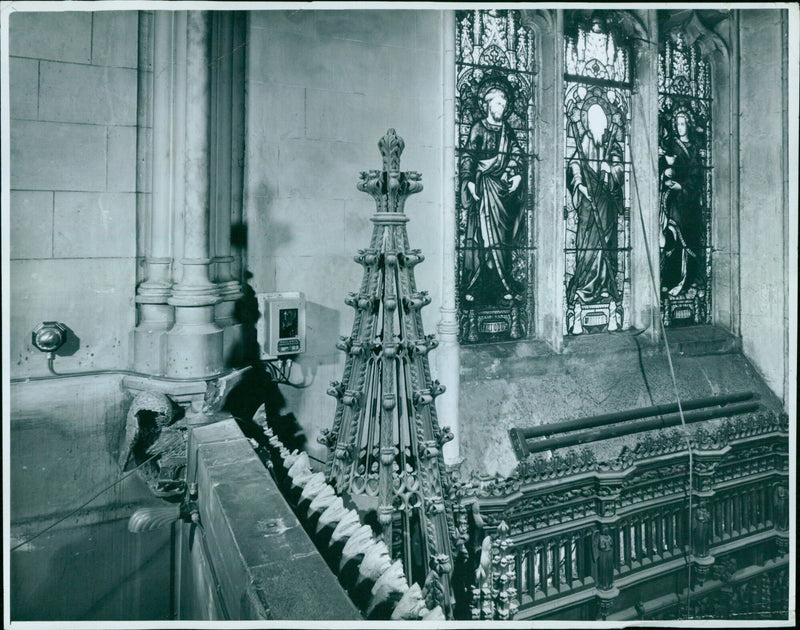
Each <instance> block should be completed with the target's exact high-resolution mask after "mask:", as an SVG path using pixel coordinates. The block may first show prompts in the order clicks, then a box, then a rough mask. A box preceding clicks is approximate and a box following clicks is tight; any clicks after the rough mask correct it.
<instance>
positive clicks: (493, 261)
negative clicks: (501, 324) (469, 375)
mask: <svg viewBox="0 0 800 630" xmlns="http://www.w3.org/2000/svg"><path fill="white" fill-rule="evenodd" d="M479 97H480V99H481V104H482V106H483V109H484V113H485V118H482V119H481V120H478V121H477V122H475V124H473V126H472V128H471V129H470V133H469V140H468V144H467V146H466V147H465V151H464V152H463V154H462V157H461V160H460V164H459V175H460V181H461V191H460V193H461V203H462V204H463V207H464V208H465V209H466V219H467V225H466V232H465V235H466V239H465V256H464V273H463V276H462V278H463V280H462V282H463V285H462V291H461V294H462V295H463V296H464V299H465V300H466V301H467V302H469V303H472V304H473V305H478V304H495V303H497V302H498V301H500V300H505V301H508V302H511V301H513V300H514V299H518V298H519V296H520V295H521V294H522V293H523V291H524V289H523V287H521V286H520V285H519V282H517V281H516V280H515V279H514V278H513V277H512V256H511V250H512V245H513V243H514V240H515V239H516V237H517V234H518V232H519V230H520V224H521V221H522V212H521V207H522V199H523V179H522V173H524V172H525V171H524V166H523V161H522V154H521V151H520V148H519V145H518V143H517V139H516V136H515V134H514V130H513V129H512V128H511V126H510V125H509V124H508V122H507V120H506V115H507V113H508V111H509V100H510V98H511V94H510V91H509V89H508V87H507V86H505V85H504V84H503V83H501V82H492V81H488V82H487V83H486V84H485V85H484V86H482V88H481V90H480V93H479Z"/></svg>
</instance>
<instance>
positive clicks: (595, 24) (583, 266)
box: [564, 11, 632, 335]
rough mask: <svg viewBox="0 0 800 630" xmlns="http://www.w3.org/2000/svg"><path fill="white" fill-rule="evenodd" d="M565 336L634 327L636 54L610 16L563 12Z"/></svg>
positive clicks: (602, 13)
mask: <svg viewBox="0 0 800 630" xmlns="http://www.w3.org/2000/svg"><path fill="white" fill-rule="evenodd" d="M564 24H565V26H564V29H565V32H564V121H565V129H564V134H565V139H566V141H565V154H564V157H565V161H566V165H565V167H566V183H567V186H566V188H567V189H566V194H565V204H564V217H565V221H566V243H565V247H564V254H565V278H564V302H565V304H566V317H565V318H564V334H569V335H579V334H585V333H597V332H604V331H608V332H614V331H617V330H624V329H626V328H628V327H629V325H630V321H629V320H630V317H629V311H630V271H629V269H630V110H631V87H632V78H631V73H632V67H631V53H630V49H629V47H628V46H627V45H625V43H624V41H623V40H622V38H621V36H620V35H618V34H617V33H616V32H615V27H614V19H613V14H612V13H611V12H603V11H594V12H591V13H588V12H586V11H565V22H564Z"/></svg>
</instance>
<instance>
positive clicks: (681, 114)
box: [659, 109, 705, 296]
mask: <svg viewBox="0 0 800 630" xmlns="http://www.w3.org/2000/svg"><path fill="white" fill-rule="evenodd" d="M692 131H693V130H692V115H691V113H690V112H688V111H686V110H682V109H679V110H677V111H675V112H674V113H673V116H672V125H671V129H669V130H668V133H667V135H666V138H665V140H664V142H663V143H662V145H661V146H660V147H659V161H660V169H659V170H660V172H661V212H660V221H661V285H662V287H663V289H664V290H666V291H667V292H668V293H669V294H670V295H672V296H676V295H679V294H680V293H681V292H682V291H683V290H684V288H687V287H689V286H691V285H692V284H693V282H694V281H695V278H696V276H697V270H698V263H699V262H700V263H701V257H702V252H701V247H702V241H703V235H704V230H705V225H704V221H703V212H702V196H703V192H704V187H705V177H704V174H705V173H704V170H703V159H702V157H701V156H700V155H699V153H698V150H697V146H696V143H695V142H694V139H693V138H692ZM701 266H702V263H701Z"/></svg>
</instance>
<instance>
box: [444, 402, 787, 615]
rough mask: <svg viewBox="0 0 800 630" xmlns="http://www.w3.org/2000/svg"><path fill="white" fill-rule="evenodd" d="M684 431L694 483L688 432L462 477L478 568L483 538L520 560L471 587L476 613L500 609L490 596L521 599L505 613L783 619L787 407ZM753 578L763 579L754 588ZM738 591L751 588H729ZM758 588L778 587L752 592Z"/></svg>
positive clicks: (465, 518)
mask: <svg viewBox="0 0 800 630" xmlns="http://www.w3.org/2000/svg"><path fill="white" fill-rule="evenodd" d="M688 436H689V438H690V441H691V455H692V474H691V486H690V475H689V450H688V448H687V443H686V439H687V434H685V433H683V432H682V431H681V430H679V429H673V430H666V431H661V432H658V433H650V434H645V435H643V436H642V437H641V438H640V439H639V441H638V442H637V444H636V446H635V447H634V448H624V449H623V451H622V453H621V454H620V455H619V456H618V457H617V458H616V459H614V460H613V461H607V462H600V461H597V460H596V459H595V457H594V454H593V452H592V451H591V450H590V449H588V448H584V449H583V450H581V451H574V450H573V451H568V452H567V453H565V454H555V455H553V456H552V457H551V458H549V459H547V458H544V457H534V456H531V457H529V458H527V459H525V460H523V461H522V462H520V465H519V466H518V469H517V471H516V472H515V474H514V475H512V476H511V477H508V478H502V479H501V478H491V479H489V478H483V479H482V478H472V479H471V480H470V481H468V482H461V483H460V485H459V496H460V499H461V504H462V511H461V514H460V521H461V526H462V529H464V530H465V531H466V530H468V529H470V528H469V522H470V521H471V522H472V528H471V531H472V539H473V540H474V541H477V542H476V543H474V544H473V549H472V559H473V561H472V568H475V569H477V568H478V567H479V565H480V562H481V561H480V557H481V552H480V551H479V550H477V546H478V545H480V541H481V540H483V536H484V535H488V536H489V537H490V538H492V539H493V540H492V552H491V554H487V552H484V556H485V557H489V555H491V556H492V557H493V558H494V560H495V561H497V558H499V557H501V556H502V555H503V554H506V555H508V556H510V557H512V558H513V562H511V561H509V562H507V565H508V566H507V568H505V569H501V570H500V577H501V578H502V580H500V581H499V582H498V581H497V579H496V578H497V573H495V574H494V578H495V582H494V586H492V585H487V584H483V586H482V588H481V584H480V583H478V584H474V585H473V589H472V590H473V595H472V607H471V616H472V617H473V618H475V619H480V618H489V617H491V616H493V617H494V618H498V614H497V611H498V607H497V606H495V608H494V609H493V611H491V610H490V609H491V608H492V607H491V606H489V607H487V606H486V605H485V603H486V602H485V600H488V599H491V598H494V601H501V600H502V601H503V602H505V601H506V600H509V599H510V600H511V601H510V603H509V605H508V606H507V605H506V604H505V603H503V606H501V608H502V609H503V610H502V614H501V615H500V618H508V617H509V616H512V617H513V618H515V619H525V618H536V617H538V618H548V619H553V618H563V619H606V618H614V619H617V618H619V619H625V618H637V617H638V618H646V619H650V618H687V617H698V616H702V615H711V616H721V617H722V618H740V617H742V616H745V617H747V616H761V617H765V616H766V617H771V618H785V617H786V610H787V604H788V598H789V593H788V586H787V582H786V581H785V579H784V577H783V576H784V573H786V572H787V571H788V543H789V512H788V471H789V462H788V419H787V417H786V415H784V414H780V415H778V414H775V413H772V412H763V413H758V414H750V415H746V416H741V417H739V418H736V419H732V420H724V421H722V422H721V423H717V424H716V425H715V426H714V427H713V428H707V427H700V428H695V429H694V430H691V429H690V430H689V432H688ZM690 498H691V520H690V517H689V513H690V509H689V503H690ZM471 503H472V504H477V505H472V506H471V507H470V504H471ZM473 512H479V513H478V515H477V516H475V517H473V516H472V514H473ZM476 532H477V533H476ZM500 543H502V546H504V549H502V550H501V549H499V547H498V544H500ZM484 547H485V548H487V547H486V541H485V540H484ZM487 549H488V548H487ZM495 564H497V562H495ZM487 566H488V565H487ZM720 567H723V568H725V567H727V569H725V570H723V569H721V568H720ZM731 567H734V568H733V569H731ZM726 571H727V572H726ZM767 574H769V575H770V576H771V577H769V578H763V577H760V576H762V575H767ZM787 575H788V573H787ZM481 579H483V580H484V581H485V580H486V578H481ZM753 580H756V582H757V581H758V580H761V582H759V584H760V586H757V587H752V588H751V587H746V584H748V583H749V582H751V581H753ZM478 582H480V579H479V580H478ZM765 585H766V586H765ZM737 588H738V589H739V590H742V588H744V592H745V595H741V596H738V597H733V596H732V595H731V593H733V592H734V591H735V590H736V589H737ZM759 588H760V589H761V590H762V591H763V590H764V589H767V590H768V591H769V593H766V594H765V593H761V594H760V595H759V596H757V597H756V596H755V595H753V592H756V591H758V589H759ZM726 589H727V590H726ZM776 589H777V591H776ZM736 592H738V591H736ZM748 593H749V595H748ZM748 597H749V599H748ZM709 602H711V603H709ZM765 602H767V603H765ZM509 606H510V609H511V611H515V612H516V614H515V615H513V614H512V615H509V612H508V608H509ZM776 606H777V608H776Z"/></svg>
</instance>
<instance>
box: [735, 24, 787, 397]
mask: <svg viewBox="0 0 800 630" xmlns="http://www.w3.org/2000/svg"><path fill="white" fill-rule="evenodd" d="M786 13H787V12H786V11H774V10H772V11H770V10H746V11H742V12H741V14H740V15H741V18H740V29H741V37H740V42H741V44H740V45H741V49H740V59H741V63H740V73H741V74H740V96H739V108H740V119H739V129H740V131H739V133H740V152H739V165H740V169H739V173H740V175H739V188H740V191H741V192H740V208H739V222H740V228H739V229H740V239H739V251H740V269H741V330H742V348H743V350H744V352H745V354H746V355H747V356H748V357H750V358H751V359H752V361H753V363H754V364H755V365H756V367H757V368H758V369H759V371H760V372H761V373H762V374H763V376H764V379H765V380H766V381H767V383H768V384H769V385H770V387H771V388H772V390H773V391H775V392H776V393H778V394H779V395H781V396H783V397H784V398H786V395H787V393H786V392H784V388H785V377H786V376H787V374H788V373H791V372H793V371H794V369H795V367H796V366H795V365H794V362H793V360H792V358H791V356H790V349H789V345H788V336H787V332H788V330H787V327H788V326H790V325H792V324H791V323H790V309H791V306H790V304H791V302H790V300H795V301H796V299H797V296H796V295H795V296H789V295H787V293H786V291H787V287H788V285H789V278H790V276H789V274H791V273H792V270H791V268H790V264H791V260H792V259H793V260H794V261H795V265H796V261H797V243H796V242H795V243H787V239H789V233H788V218H789V213H791V212H797V208H793V209H792V208H790V207H789V199H788V197H787V193H786V191H787V190H788V189H787V178H788V177H796V173H790V172H789V170H788V165H787V163H786V160H787V157H788V154H787V152H786V145H785V143H786V142H788V135H787V130H786V129H785V127H784V125H785V121H786V120H787V118H786V116H787V113H786V111H785V108H786V107H787V100H786V99H787V89H788V88H787V85H786V83H785V72H786V70H785V66H784V64H785V55H786V52H787V48H786V47H787V42H786V40H785V36H786V29H785V28H782V24H781V23H782V20H783V21H785V20H786V18H787V16H786ZM787 247H788V248H791V251H790V252H789V253H788V256H787V250H786V248H787ZM794 273H795V274H796V273H797V271H796V266H795V268H794ZM784 402H787V403H788V401H787V400H784Z"/></svg>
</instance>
